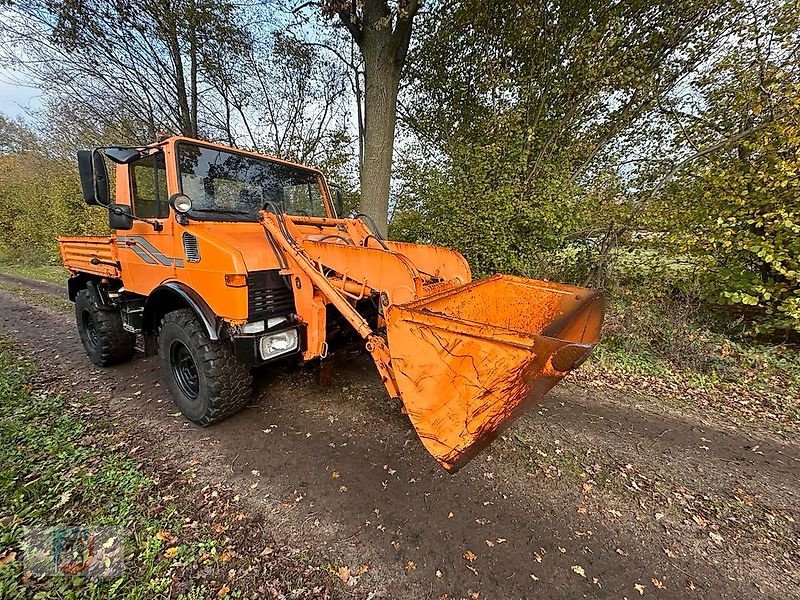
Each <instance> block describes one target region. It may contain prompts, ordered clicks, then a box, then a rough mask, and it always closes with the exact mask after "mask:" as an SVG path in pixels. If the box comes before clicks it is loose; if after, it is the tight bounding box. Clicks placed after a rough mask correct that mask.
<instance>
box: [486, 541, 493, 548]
mask: <svg viewBox="0 0 800 600" xmlns="http://www.w3.org/2000/svg"><path fill="white" fill-rule="evenodd" d="M486 545H487V546H489V548H494V542H493V541H492V540H486Z"/></svg>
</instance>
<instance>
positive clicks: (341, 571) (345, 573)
mask: <svg viewBox="0 0 800 600" xmlns="http://www.w3.org/2000/svg"><path fill="white" fill-rule="evenodd" d="M336 576H337V577H338V578H339V579H341V580H342V583H347V582H348V581H350V567H347V566H342V567H339V568H338V569H336Z"/></svg>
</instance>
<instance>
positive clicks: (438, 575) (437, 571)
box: [436, 569, 442, 579]
mask: <svg viewBox="0 0 800 600" xmlns="http://www.w3.org/2000/svg"><path fill="white" fill-rule="evenodd" d="M436 576H437V577H438V578H440V579H441V578H442V572H441V571H440V570H439V569H436Z"/></svg>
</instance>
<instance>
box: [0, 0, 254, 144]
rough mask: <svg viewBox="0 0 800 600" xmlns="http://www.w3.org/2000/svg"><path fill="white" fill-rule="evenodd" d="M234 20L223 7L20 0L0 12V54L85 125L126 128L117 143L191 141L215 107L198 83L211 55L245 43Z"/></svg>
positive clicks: (229, 6) (230, 5)
mask: <svg viewBox="0 0 800 600" xmlns="http://www.w3.org/2000/svg"><path fill="white" fill-rule="evenodd" d="M239 17H240V15H239V12H238V9H237V6H236V4H235V3H234V2H232V1H231V0H221V1H215V2H212V1H210V0H152V1H150V2H144V3H136V4H135V5H131V3H130V2H127V1H125V0H111V1H105V0H85V1H82V2H66V3H60V4H59V3H52V2H48V1H47V0H21V1H20V2H18V3H15V4H14V5H13V6H12V8H9V9H7V14H6V15H5V18H6V20H7V22H6V24H5V27H4V29H3V36H2V54H3V57H4V59H5V62H6V63H7V64H9V65H10V66H11V67H12V68H16V69H19V70H23V71H25V72H26V74H27V75H28V76H29V77H31V78H33V79H34V80H35V82H36V83H37V84H38V85H39V86H40V87H41V88H42V89H43V90H44V92H45V95H46V98H47V100H48V101H49V102H50V103H51V105H53V106H55V107H57V110H58V109H60V108H61V107H68V108H69V109H70V112H71V113H72V116H73V117H74V118H78V117H81V118H83V119H85V121H86V122H87V124H93V125H94V126H95V127H99V128H100V129H109V128H112V127H116V128H120V129H121V127H120V126H121V125H125V126H126V129H127V130H122V131H120V134H121V137H124V138H127V139H129V140H130V141H138V142H141V141H142V140H143V139H147V140H152V139H153V138H154V137H155V135H156V134H157V133H158V132H161V131H167V132H174V133H181V134H184V135H190V136H196V135H198V133H200V130H201V126H202V122H203V116H202V113H203V111H204V108H205V109H208V110H214V108H215V107H214V104H215V102H216V101H217V100H218V98H217V97H216V96H215V95H214V94H213V88H211V87H210V86H208V85H206V83H207V80H208V78H210V77H211V76H213V75H214V74H215V70H216V69H217V68H218V66H219V64H220V63H219V61H217V57H218V56H227V55H235V54H239V53H241V52H243V51H245V50H246V48H247V47H248V45H249V42H250V40H249V38H248V35H247V32H246V31H245V30H244V29H243V27H242V26H241V24H240V23H239ZM131 138H134V139H131Z"/></svg>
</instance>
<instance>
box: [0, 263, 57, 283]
mask: <svg viewBox="0 0 800 600" xmlns="http://www.w3.org/2000/svg"><path fill="white" fill-rule="evenodd" d="M0 273H8V274H9V275H17V276H19V277H25V278H27V279H35V280H37V281H46V282H48V283H57V284H59V285H64V282H65V281H66V280H67V277H68V273H67V271H66V269H64V267H62V266H61V265H31V264H26V263H23V262H19V261H15V260H12V259H9V258H6V257H0Z"/></svg>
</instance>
